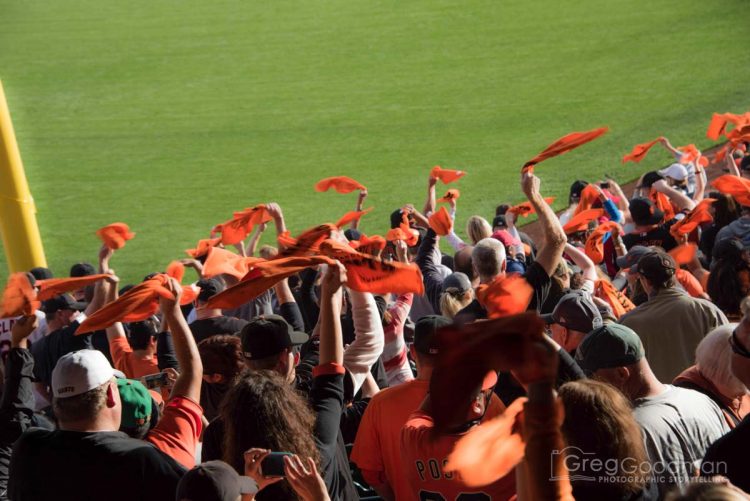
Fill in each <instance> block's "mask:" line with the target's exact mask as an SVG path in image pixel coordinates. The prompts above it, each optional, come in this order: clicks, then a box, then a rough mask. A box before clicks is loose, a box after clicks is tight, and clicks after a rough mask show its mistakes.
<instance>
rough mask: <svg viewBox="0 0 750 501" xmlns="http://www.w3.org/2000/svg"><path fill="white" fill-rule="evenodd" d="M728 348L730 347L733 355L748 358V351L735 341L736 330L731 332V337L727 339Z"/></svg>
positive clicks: (749, 354) (749, 353)
mask: <svg viewBox="0 0 750 501" xmlns="http://www.w3.org/2000/svg"><path fill="white" fill-rule="evenodd" d="M729 346H731V347H732V352H733V353H735V354H737V355H739V356H741V357H744V358H750V351H749V350H748V349H747V348H745V347H744V346H742V344H741V343H740V340H739V339H737V329H734V330H733V331H732V336H731V337H730V338H729Z"/></svg>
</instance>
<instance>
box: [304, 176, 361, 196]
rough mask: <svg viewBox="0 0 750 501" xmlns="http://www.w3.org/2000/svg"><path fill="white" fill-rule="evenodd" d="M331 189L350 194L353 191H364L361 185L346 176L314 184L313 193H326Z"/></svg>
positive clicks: (326, 179)
mask: <svg viewBox="0 0 750 501" xmlns="http://www.w3.org/2000/svg"><path fill="white" fill-rule="evenodd" d="M331 188H333V189H334V190H335V191H336V192H338V193H351V192H352V191H354V190H366V189H367V188H365V187H364V186H363V185H361V184H360V183H358V182H357V181H355V180H354V179H352V178H350V177H346V176H335V177H327V178H325V179H321V180H320V181H318V182H317V183H316V184H315V191H320V192H323V191H328V190H329V189H331Z"/></svg>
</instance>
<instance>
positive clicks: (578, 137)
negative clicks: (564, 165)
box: [521, 127, 609, 173]
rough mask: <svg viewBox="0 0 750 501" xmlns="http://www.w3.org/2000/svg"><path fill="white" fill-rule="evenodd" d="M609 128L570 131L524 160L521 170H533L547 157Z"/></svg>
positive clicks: (581, 142) (571, 148) (566, 149)
mask: <svg viewBox="0 0 750 501" xmlns="http://www.w3.org/2000/svg"><path fill="white" fill-rule="evenodd" d="M608 130H609V129H608V128H607V127H601V128H599V129H593V130H590V131H586V132H571V133H570V134H568V135H566V136H563V137H561V138H560V139H558V140H557V141H555V142H554V143H552V144H550V145H549V146H547V147H546V148H545V149H544V151H542V152H541V153H539V154H538V155H537V156H535V157H534V158H532V159H531V160H529V161H528V162H526V163H525V164H524V166H523V169H522V171H521V172H523V173H526V172H534V166H535V165H536V164H538V163H540V162H543V161H545V160H547V159H548V158H552V157H556V156H557V155H562V154H563V153H566V152H568V151H570V150H573V149H575V148H578V147H579V146H581V145H584V144H586V143H588V142H590V141H593V140H594V139H596V138H597V137H599V136H601V135H603V134H604V133H606V132H607V131H608Z"/></svg>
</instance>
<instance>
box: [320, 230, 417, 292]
mask: <svg viewBox="0 0 750 501" xmlns="http://www.w3.org/2000/svg"><path fill="white" fill-rule="evenodd" d="M320 252H321V253H322V254H324V255H326V256H328V257H330V258H332V259H338V260H339V261H340V262H341V264H343V265H344V267H346V276H347V281H346V285H347V287H349V288H350V289H352V290H355V291H359V292H372V293H373V294H388V293H389V292H392V293H394V294H406V293H409V292H413V293H415V294H424V280H423V279H422V273H421V272H420V271H419V267H418V266H417V265H416V264H404V263H398V262H393V261H383V260H382V259H380V258H378V257H374V256H370V255H369V254H363V253H361V252H357V251H355V250H354V249H352V248H351V247H349V246H348V245H345V244H342V243H341V242H337V241H335V240H331V239H329V240H326V241H324V242H323V243H322V244H321V245H320Z"/></svg>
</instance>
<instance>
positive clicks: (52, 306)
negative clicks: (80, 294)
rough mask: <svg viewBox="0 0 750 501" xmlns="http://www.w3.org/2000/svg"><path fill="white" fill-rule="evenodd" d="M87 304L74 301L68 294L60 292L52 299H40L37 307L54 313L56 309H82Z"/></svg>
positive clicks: (44, 311)
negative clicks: (40, 302)
mask: <svg viewBox="0 0 750 501" xmlns="http://www.w3.org/2000/svg"><path fill="white" fill-rule="evenodd" d="M86 306H88V305H87V304H86V303H85V302H83V301H76V300H75V298H74V297H73V296H71V295H70V294H67V293H66V294H60V295H59V296H55V297H53V298H52V299H47V300H46V301H42V306H41V308H39V309H40V310H42V312H43V313H55V312H56V311H58V310H76V311H83V310H85V309H86Z"/></svg>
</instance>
